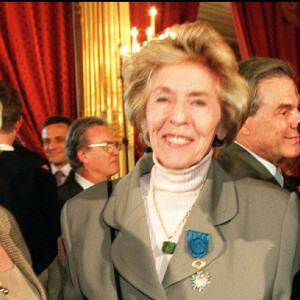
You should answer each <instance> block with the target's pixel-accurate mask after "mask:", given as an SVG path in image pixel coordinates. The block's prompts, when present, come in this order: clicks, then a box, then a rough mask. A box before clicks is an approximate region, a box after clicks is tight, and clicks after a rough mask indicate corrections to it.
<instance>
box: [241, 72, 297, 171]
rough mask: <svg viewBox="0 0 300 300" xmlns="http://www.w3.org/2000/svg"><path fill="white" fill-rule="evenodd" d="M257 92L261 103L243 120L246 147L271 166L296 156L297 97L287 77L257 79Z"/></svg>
mask: <svg viewBox="0 0 300 300" xmlns="http://www.w3.org/2000/svg"><path fill="white" fill-rule="evenodd" d="M257 91H258V97H259V99H260V100H261V105H260V107H259V109H258V111H257V112H256V114H255V115H254V116H252V117H249V118H248V119H247V121H246V123H247V125H248V126H249V142H250V143H251V145H250V146H249V145H247V146H248V148H249V149H250V150H251V151H253V152H254V153H256V154H258V155H259V156H261V157H262V158H264V159H266V160H268V161H270V162H271V163H273V164H275V165H278V163H279V162H280V161H281V160H282V159H283V158H285V157H286V158H288V157H297V156H298V155H300V144H299V142H300V139H299V133H298V132H297V125H298V123H299V122H300V113H299V106H300V98H299V94H298V91H297V87H296V85H295V83H294V81H293V80H292V79H290V78H289V77H287V76H273V77H269V78H265V79H262V80H261V81H259V83H258V86H257Z"/></svg>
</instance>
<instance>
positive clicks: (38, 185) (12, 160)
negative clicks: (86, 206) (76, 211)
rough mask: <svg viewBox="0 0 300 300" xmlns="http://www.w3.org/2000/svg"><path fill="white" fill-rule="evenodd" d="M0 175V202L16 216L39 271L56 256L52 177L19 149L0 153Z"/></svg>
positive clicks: (57, 231)
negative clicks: (3, 189) (2, 190)
mask: <svg viewBox="0 0 300 300" xmlns="http://www.w3.org/2000/svg"><path fill="white" fill-rule="evenodd" d="M0 178H2V179H1V180H0V182H2V184H1V183H0V184H1V186H0V189H2V188H5V189H6V190H7V192H5V193H1V192H0V196H1V198H0V205H3V206H4V207H6V208H7V209H8V210H9V211H10V212H11V213H12V214H13V215H14V217H15V218H16V220H17V222H18V224H19V226H20V228H21V231H22V234H23V236H24V239H25V241H26V244H27V245H28V248H29V251H30V254H31V257H32V260H33V268H34V270H35V272H36V273H37V274H40V273H41V272H42V271H43V270H44V269H46V268H47V267H48V266H49V265H50V263H51V262H52V261H53V259H54V257H55V256H56V254H57V239H58V237H59V235H60V223H59V211H58V207H57V200H56V198H57V191H56V182H55V178H54V176H53V175H52V174H51V173H50V172H49V171H46V170H45V169H42V168H41V167H39V166H37V164H36V163H35V162H34V163H33V162H31V160H29V159H27V158H26V157H23V156H22V154H21V153H20V152H19V151H3V152H1V153H0ZM4 182H5V183H4Z"/></svg>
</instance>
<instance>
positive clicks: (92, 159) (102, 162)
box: [77, 125, 120, 183]
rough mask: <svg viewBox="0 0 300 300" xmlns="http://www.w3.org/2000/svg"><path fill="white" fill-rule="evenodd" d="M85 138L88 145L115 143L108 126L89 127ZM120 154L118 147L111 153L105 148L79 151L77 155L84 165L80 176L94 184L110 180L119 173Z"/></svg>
mask: <svg viewBox="0 0 300 300" xmlns="http://www.w3.org/2000/svg"><path fill="white" fill-rule="evenodd" d="M85 136H86V139H87V141H88V145H90V144H102V143H111V142H115V138H114V135H113V132H112V131H111V130H110V129H109V128H108V127H106V126H100V125H95V126H92V127H89V128H87V129H86V133H85ZM119 153H120V150H119V149H118V148H116V147H114V148H113V149H112V150H111V152H109V151H108V150H107V149H105V148H103V147H93V148H85V149H79V150H78V151H77V155H78V158H79V159H80V160H81V161H82V163H83V167H82V168H81V169H80V170H79V174H80V175H82V176H83V177H85V178H86V179H87V180H89V181H91V182H93V183H97V182H100V181H105V180H108V179H109V177H110V176H112V175H114V174H116V173H118V172H119Z"/></svg>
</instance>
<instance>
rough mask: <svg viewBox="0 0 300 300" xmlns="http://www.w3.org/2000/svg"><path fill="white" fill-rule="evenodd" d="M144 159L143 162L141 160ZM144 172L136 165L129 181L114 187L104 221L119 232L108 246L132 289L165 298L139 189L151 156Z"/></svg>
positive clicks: (119, 270) (115, 262) (152, 296)
mask: <svg viewBox="0 0 300 300" xmlns="http://www.w3.org/2000/svg"><path fill="white" fill-rule="evenodd" d="M145 160H146V162H145ZM144 163H146V167H145V166H144V167H143V169H146V172H142V170H141V164H139V163H138V164H137V165H136V167H135V170H134V171H133V173H132V175H131V177H130V181H129V182H126V184H123V183H122V181H121V182H120V183H119V184H118V185H117V186H116V188H115V189H114V192H113V194H112V196H111V198H110V200H109V202H108V204H107V206H106V208H105V210H104V221H105V222H106V223H107V224H108V225H109V226H110V227H113V228H115V229H117V230H118V231H119V232H118V234H117V237H116V239H115V240H114V242H113V244H112V247H111V259H112V262H113V264H114V267H115V268H116V269H117V270H118V272H119V273H120V275H121V276H122V277H124V278H125V279H126V280H127V281H128V282H129V283H130V284H132V285H133V286H134V287H135V288H136V289H138V290H139V291H141V292H142V293H144V294H145V295H147V296H148V297H150V298H153V299H162V300H163V299H167V298H166V295H165V292H164V289H163V288H162V285H161V284H160V282H159V280H158V276H157V273H156V269H155V261H154V257H153V254H152V248H151V243H150V236H149V229H148V224H147V217H146V213H145V208H144V203H143V200H142V195H141V190H140V186H139V184H140V177H141V176H142V175H143V173H147V172H149V171H150V170H151V168H152V165H153V164H152V159H151V156H150V157H149V159H144Z"/></svg>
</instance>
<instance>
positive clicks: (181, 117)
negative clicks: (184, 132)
mask: <svg viewBox="0 0 300 300" xmlns="http://www.w3.org/2000/svg"><path fill="white" fill-rule="evenodd" d="M171 114H172V115H171V122H172V123H173V124H175V125H182V124H185V123H186V122H187V121H188V118H189V113H188V108H187V107H186V105H185V104H175V105H174V108H173V110H172V111H171Z"/></svg>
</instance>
